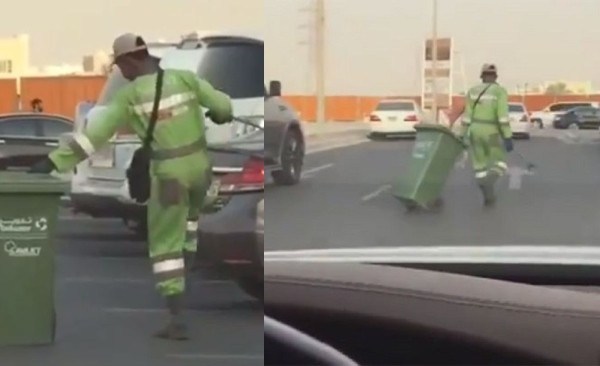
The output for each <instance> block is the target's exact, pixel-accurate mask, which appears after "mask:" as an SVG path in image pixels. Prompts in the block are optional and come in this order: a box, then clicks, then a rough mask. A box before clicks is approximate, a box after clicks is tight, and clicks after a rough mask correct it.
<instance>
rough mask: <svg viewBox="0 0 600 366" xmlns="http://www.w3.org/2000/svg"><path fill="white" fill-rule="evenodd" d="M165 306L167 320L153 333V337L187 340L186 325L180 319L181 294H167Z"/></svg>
mask: <svg viewBox="0 0 600 366" xmlns="http://www.w3.org/2000/svg"><path fill="white" fill-rule="evenodd" d="M167 307H168V309H169V322H168V323H167V325H166V326H165V327H164V328H163V329H161V330H159V331H158V332H157V333H156V334H155V337H157V338H162V339H169V340H175V341H185V340H188V339H189V335H188V331H187V326H186V325H185V324H184V322H183V319H182V315H183V314H182V309H183V296H182V295H172V296H167Z"/></svg>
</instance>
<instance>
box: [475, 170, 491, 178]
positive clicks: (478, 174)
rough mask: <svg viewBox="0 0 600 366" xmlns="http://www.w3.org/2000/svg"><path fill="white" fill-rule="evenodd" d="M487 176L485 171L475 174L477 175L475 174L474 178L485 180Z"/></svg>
mask: <svg viewBox="0 0 600 366" xmlns="http://www.w3.org/2000/svg"><path fill="white" fill-rule="evenodd" d="M487 175H488V172H487V171H483V172H477V173H475V178H477V179H480V178H485V177H487Z"/></svg>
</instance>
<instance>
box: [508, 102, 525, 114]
mask: <svg viewBox="0 0 600 366" xmlns="http://www.w3.org/2000/svg"><path fill="white" fill-rule="evenodd" d="M508 112H509V113H518V112H525V107H524V106H523V105H522V104H509V105H508Z"/></svg>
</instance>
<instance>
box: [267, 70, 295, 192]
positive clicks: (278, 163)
mask: <svg viewBox="0 0 600 366" xmlns="http://www.w3.org/2000/svg"><path fill="white" fill-rule="evenodd" d="M265 150H266V151H265V154H266V161H265V165H266V168H267V170H268V171H269V172H270V174H271V176H272V177H273V180H274V181H275V184H280V185H293V184H297V183H298V182H299V181H300V177H301V175H302V166H303V164H304V150H305V140H304V134H303V132H302V128H301V126H300V121H299V118H298V114H297V113H296V111H294V109H293V108H292V107H291V106H290V105H289V104H287V103H286V102H285V101H284V100H283V99H282V98H281V83H280V82H279V81H272V82H271V83H270V86H269V93H267V95H266V96H265Z"/></svg>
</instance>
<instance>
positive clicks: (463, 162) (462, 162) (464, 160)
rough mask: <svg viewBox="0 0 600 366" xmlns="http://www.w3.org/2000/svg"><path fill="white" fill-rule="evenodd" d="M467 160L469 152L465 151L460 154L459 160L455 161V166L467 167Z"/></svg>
mask: <svg viewBox="0 0 600 366" xmlns="http://www.w3.org/2000/svg"><path fill="white" fill-rule="evenodd" d="M468 160H469V153H467V152H466V151H465V152H464V153H463V154H462V156H461V158H460V160H458V161H457V162H456V165H455V166H456V167H457V168H460V169H465V168H466V167H467V161H468Z"/></svg>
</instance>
